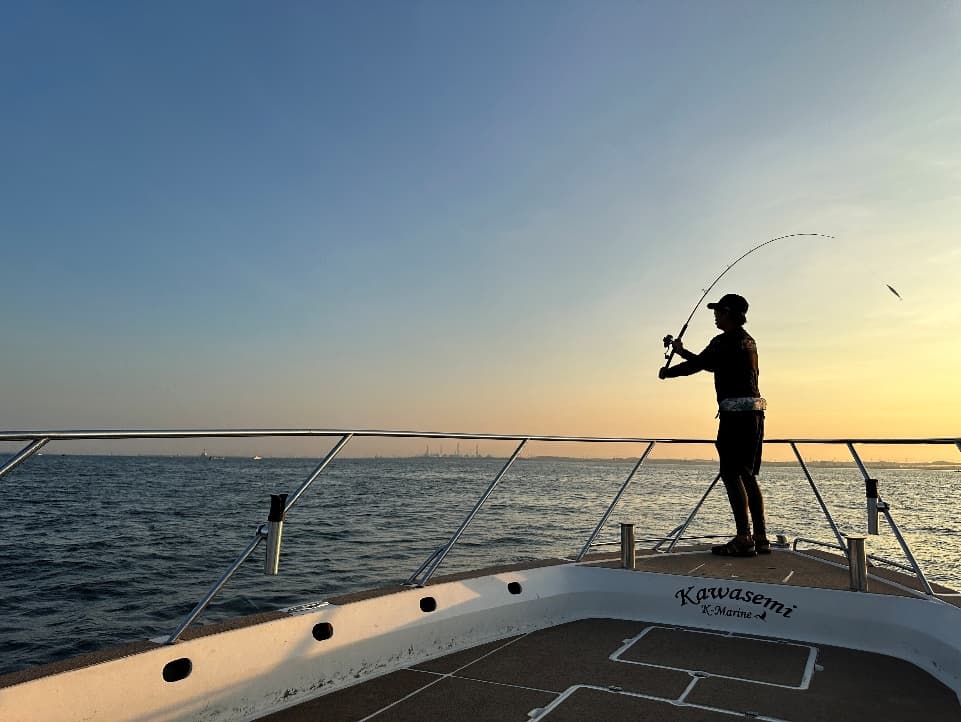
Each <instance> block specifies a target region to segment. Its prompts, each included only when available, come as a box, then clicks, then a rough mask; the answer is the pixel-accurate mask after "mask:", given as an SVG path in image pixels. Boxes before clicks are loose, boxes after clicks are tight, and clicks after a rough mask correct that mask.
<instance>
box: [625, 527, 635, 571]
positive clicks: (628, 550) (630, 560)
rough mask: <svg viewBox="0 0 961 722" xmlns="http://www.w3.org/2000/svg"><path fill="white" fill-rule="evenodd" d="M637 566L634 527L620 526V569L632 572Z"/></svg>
mask: <svg viewBox="0 0 961 722" xmlns="http://www.w3.org/2000/svg"><path fill="white" fill-rule="evenodd" d="M636 566H637V543H636V542H635V539H634V525H633V524H624V523H622V524H621V567H622V568H623V569H631V570H633V569H634V568H635V567H636Z"/></svg>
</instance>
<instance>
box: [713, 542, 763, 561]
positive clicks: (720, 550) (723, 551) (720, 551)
mask: <svg viewBox="0 0 961 722" xmlns="http://www.w3.org/2000/svg"><path fill="white" fill-rule="evenodd" d="M711 554H717V555H718V556H720V557H756V556H757V551H756V550H755V548H754V542H749V543H747V544H745V543H744V542H739V541H738V540H737V539H736V538H734V539H731V541H729V542H728V543H727V544H720V545H718V546H716V547H711Z"/></svg>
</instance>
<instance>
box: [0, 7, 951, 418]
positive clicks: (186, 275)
mask: <svg viewBox="0 0 961 722" xmlns="http://www.w3.org/2000/svg"><path fill="white" fill-rule="evenodd" d="M3 14H4V22H3V23H2V29H0V61H2V62H0V85H2V93H3V98H4V103H3V104H4V111H3V112H2V113H0V160H2V166H3V168H4V171H3V173H2V174H0V205H2V212H0V252H2V258H3V260H4V262H3V266H2V269H0V294H2V299H3V303H2V307H0V324H2V327H3V330H4V338H5V341H6V343H5V349H4V352H3V362H2V366H3V377H4V382H3V385H2V389H0V427H2V428H6V429H23V428H66V427H73V428H99V427H114V426H126V427H131V426H132V427H174V426H212V427H222V426H254V427H261V426H284V427H291V426H313V427H340V426H356V427H366V428H387V427H392V428H420V429H432V430H458V431H502V432H509V433H520V432H530V433H571V434H591V435H608V434H611V435H614V434H617V435H633V434H637V435H649V434H650V435H688V436H692V435H700V434H705V435H710V434H711V433H712V424H713V419H712V417H713V411H712V410H711V409H710V408H709V407H710V404H711V396H710V379H709V378H707V377H706V375H705V378H703V379H702V378H698V379H695V380H691V381H690V382H689V383H676V384H675V383H673V382H672V383H670V384H664V383H660V382H658V381H657V379H656V369H657V366H658V364H659V361H660V354H661V349H660V344H659V340H660V337H661V336H662V335H663V334H665V333H668V332H676V331H677V327H679V325H680V323H681V322H682V321H683V319H684V318H685V317H686V315H687V313H688V312H689V311H690V307H691V304H692V303H693V302H694V301H695V300H696V299H697V297H698V296H699V295H700V289H701V288H704V287H705V286H706V285H707V284H708V283H709V282H710V281H711V279H713V277H714V276H716V275H717V273H719V272H720V271H721V270H722V269H723V268H724V266H725V265H726V264H727V263H729V262H730V261H731V260H733V259H734V258H736V257H737V256H738V255H740V253H742V252H743V251H744V250H746V249H747V248H749V247H751V246H753V245H756V244H757V243H760V242H762V241H764V240H767V239H768V238H772V237H774V236H780V235H784V234H786V233H794V232H805V231H813V232H822V233H829V234H833V235H836V236H838V239H839V240H838V241H837V242H836V243H825V242H807V241H805V242H803V243H801V242H786V243H784V244H782V245H777V246H772V247H770V248H769V249H765V250H764V251H762V252H759V254H757V256H756V257H754V258H752V259H750V261H745V262H744V264H743V266H739V267H738V268H737V270H736V271H732V273H731V274H730V278H728V279H726V280H725V283H726V284H728V285H726V286H723V287H719V288H718V290H719V291H721V292H724V291H727V290H739V291H741V292H743V293H744V294H745V295H747V296H748V297H749V299H751V300H752V305H753V308H754V309H755V315H752V317H751V324H752V326H751V330H752V331H753V332H755V335H756V336H757V337H758V340H759V344H760V347H761V349H762V354H763V353H764V351H765V349H767V356H766V357H765V356H763V355H762V391H765V388H764V384H763V382H764V381H766V380H768V379H770V380H771V381H770V385H769V387H768V388H769V389H770V391H773V392H774V394H773V396H774V397H775V400H776V401H778V402H779V407H780V408H781V409H783V413H782V414H781V415H780V416H776V415H773V414H772V423H773V425H774V427H775V429H776V430H780V432H781V433H783V434H793V433H802V432H803V433H805V434H807V435H821V434H818V433H817V429H816V428H815V425H814V422H813V419H815V418H816V417H817V407H816V405H814V404H813V402H812V401H811V397H812V395H817V394H823V395H824V396H827V397H834V398H837V395H838V394H842V395H843V397H844V399H845V401H844V406H845V408H846V409H847V408H850V409H852V410H853V411H852V415H849V416H845V419H844V420H842V421H843V423H842V422H838V424H840V425H839V426H838V425H837V424H836V425H835V427H834V428H832V429H830V430H828V431H825V432H824V433H825V434H830V433H838V432H840V431H841V430H844V431H846V432H850V433H852V434H861V433H863V434H867V433H868V431H869V429H868V428H866V427H870V431H871V433H874V432H876V431H881V430H882V429H880V428H877V429H875V428H874V426H873V425H880V423H881V419H879V414H878V411H879V408H881V407H878V406H875V407H873V408H872V406H871V404H872V403H882V404H885V405H884V406H883V409H884V410H885V413H884V414H881V415H880V416H881V418H883V419H886V420H887V421H889V422H891V421H894V420H897V423H893V424H889V425H888V426H886V427H885V428H887V429H892V431H891V433H892V434H935V435H950V434H955V433H958V429H957V428H954V429H953V430H952V429H948V428H943V427H944V426H946V425H948V423H949V422H950V421H951V417H950V416H945V415H943V414H940V412H939V413H935V414H933V415H932V414H930V413H929V414H927V415H923V414H919V413H915V414H914V415H913V416H912V415H909V418H908V420H905V415H904V413H901V411H903V410H901V409H899V408H898V405H899V404H907V403H909V399H910V396H909V395H908V393H907V391H906V390H905V391H904V392H900V391H899V392H897V393H895V394H894V395H893V397H892V396H891V394H888V395H887V396H886V397H885V398H886V399H887V401H884V402H872V401H871V400H870V399H872V398H876V397H877V395H876V394H875V395H874V396H873V397H872V391H873V390H876V389H877V384H878V383H880V382H882V381H883V380H889V379H891V378H892V377H896V378H903V377H905V376H907V375H909V374H911V373H913V372H916V369H917V364H918V360H919V359H918V357H917V355H916V351H917V348H918V347H921V348H926V349H928V351H929V353H930V356H929V358H930V360H929V361H928V362H927V365H926V369H927V371H926V376H927V378H926V382H927V383H928V386H926V387H925V390H924V394H927V395H926V396H924V399H925V403H926V404H929V405H930V404H936V405H937V406H938V408H948V407H949V406H950V405H952V404H954V406H955V408H957V407H958V405H957V404H955V402H956V401H959V400H961V399H958V398H957V393H958V392H948V391H945V389H946V388H947V386H948V385H949V384H950V383H951V379H952V378H953V377H952V374H953V372H952V370H951V369H952V368H953V367H954V366H955V364H956V355H957V352H958V350H959V348H958V346H957V345H946V344H948V341H947V340H946V339H948V338H952V337H958V336H961V333H959V331H961V328H959V326H958V324H959V322H958V320H957V318H958V316H959V315H961V313H959V312H961V300H959V298H958V294H957V287H956V278H957V272H956V271H954V270H952V264H955V265H954V267H955V268H956V267H957V265H958V262H959V261H961V256H959V255H958V254H957V248H958V247H959V246H961V244H959V243H958V227H959V226H958V223H959V220H961V217H959V210H958V208H959V204H958V201H959V200H961V199H959V195H961V162H959V160H958V159H959V158H961V140H959V138H961V101H959V93H958V90H957V89H958V88H959V87H961V69H959V68H961V65H959V50H961V7H959V6H958V5H957V4H956V3H948V2H922V3H917V4H906V3H897V2H891V3H883V2H879V3H871V4H870V5H864V4H859V3H835V2H810V3H762V2H725V3H708V2H682V3H666V2H664V3H653V2H643V3H638V2H604V3H588V2H560V3H558V2H523V3H470V4H469V3H447V2H443V3H441V2H437V3H426V2H425V3H393V2H390V3H388V2H382V3H380V2H366V3H272V4H264V3H200V4H197V3H190V4H188V3H163V4H145V3H138V4H133V3H84V4H76V3H73V4H71V3H21V4H8V5H6V6H5V8H4V10H3ZM762 254H763V256H762ZM884 283H891V284H892V285H894V286H896V287H898V288H899V290H901V291H903V292H904V293H903V295H905V297H906V299H909V300H906V301H905V302H904V303H901V304H896V303H892V301H895V302H896V299H892V298H891V297H890V295H889V294H888V292H887V291H886V289H885V288H884V286H883V284H884ZM722 285H723V284H722ZM886 294H888V295H886ZM696 319H697V320H699V321H700V322H701V323H700V325H699V326H698V325H696V323H695V325H692V329H691V331H690V332H689V333H690V336H689V340H690V341H689V342H690V344H691V345H692V346H699V345H701V344H703V343H706V341H707V340H708V339H709V338H710V336H711V335H712V331H713V329H712V327H711V324H710V317H709V314H705V313H703V312H702V313H701V314H700V315H699V316H698V317H696ZM855 362H857V363H858V364H866V365H867V367H866V368H867V369H868V370H867V371H864V368H865V367H861V370H857V369H858V367H857V366H856V365H855ZM765 363H767V364H768V365H767V366H765ZM768 368H771V371H772V372H773V373H770V372H768V371H767V369H768ZM799 380H800V381H799ZM770 391H767V392H766V393H767V394H768V395H769V396H771V395H772V394H771V393H770ZM914 393H915V394H917V393H918V390H917V389H916V388H915V389H914ZM951 393H954V394H955V396H951V395H950V394H951ZM945 394H947V396H945ZM865 404H867V409H865ZM945 413H946V412H945ZM925 424H927V425H925ZM956 426H957V423H955V427H956Z"/></svg>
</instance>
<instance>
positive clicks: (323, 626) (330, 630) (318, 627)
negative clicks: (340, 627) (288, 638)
mask: <svg viewBox="0 0 961 722" xmlns="http://www.w3.org/2000/svg"><path fill="white" fill-rule="evenodd" d="M313 634H314V639H316V640H317V641H318V642H323V641H324V640H325V639H330V638H331V637H333V636H334V626H333V625H332V624H331V623H330V622H321V623H320V624H315V625H314V631H313Z"/></svg>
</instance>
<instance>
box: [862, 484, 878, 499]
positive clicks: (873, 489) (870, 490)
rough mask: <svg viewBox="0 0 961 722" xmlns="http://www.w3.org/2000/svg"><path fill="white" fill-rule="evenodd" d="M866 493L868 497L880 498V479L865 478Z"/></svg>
mask: <svg viewBox="0 0 961 722" xmlns="http://www.w3.org/2000/svg"><path fill="white" fill-rule="evenodd" d="M864 495H865V496H866V497H867V498H868V499H877V498H878V480H877V479H865V480H864Z"/></svg>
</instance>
